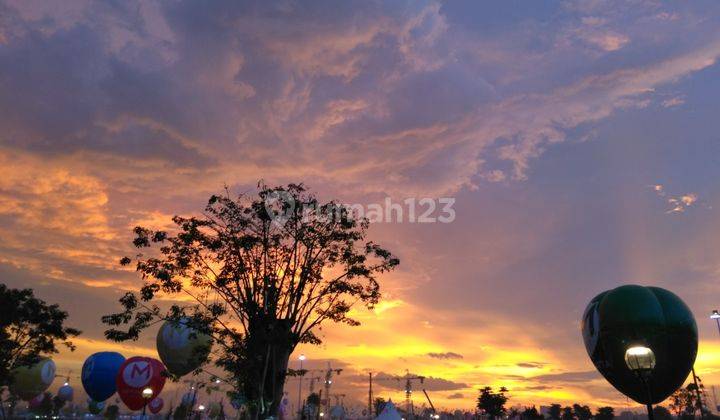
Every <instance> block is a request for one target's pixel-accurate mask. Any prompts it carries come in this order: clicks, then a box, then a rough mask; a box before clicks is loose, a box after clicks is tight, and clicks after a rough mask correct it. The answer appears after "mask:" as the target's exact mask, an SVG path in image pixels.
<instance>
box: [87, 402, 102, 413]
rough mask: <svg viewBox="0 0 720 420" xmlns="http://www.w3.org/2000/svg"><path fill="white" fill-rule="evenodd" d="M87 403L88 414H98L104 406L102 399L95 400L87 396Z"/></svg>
mask: <svg viewBox="0 0 720 420" xmlns="http://www.w3.org/2000/svg"><path fill="white" fill-rule="evenodd" d="M87 403H88V411H89V412H90V414H100V413H101V412H102V411H103V408H105V402H104V401H95V400H93V399H92V398H89V399H88V401H87Z"/></svg>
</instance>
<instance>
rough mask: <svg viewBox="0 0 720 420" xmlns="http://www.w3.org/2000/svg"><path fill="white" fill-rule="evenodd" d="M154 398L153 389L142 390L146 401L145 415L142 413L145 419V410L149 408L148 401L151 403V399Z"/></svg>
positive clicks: (144, 405) (144, 406)
mask: <svg viewBox="0 0 720 420" xmlns="http://www.w3.org/2000/svg"><path fill="white" fill-rule="evenodd" d="M152 396H153V390H152V388H150V387H147V388H145V389H143V390H142V397H143V400H144V401H145V403H144V404H143V413H142V415H143V418H144V417H145V409H146V408H147V405H148V401H150V399H151V398H152Z"/></svg>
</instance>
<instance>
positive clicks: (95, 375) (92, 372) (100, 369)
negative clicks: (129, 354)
mask: <svg viewBox="0 0 720 420" xmlns="http://www.w3.org/2000/svg"><path fill="white" fill-rule="evenodd" d="M123 362H125V357H124V356H123V355H122V354H120V353H116V352H114V351H102V352H99V353H95V354H92V355H90V357H88V358H87V359H86V360H85V363H83V367H82V375H81V379H82V384H83V388H85V392H86V393H87V394H88V396H90V398H92V399H93V400H95V401H105V400H107V399H108V398H110V397H111V396H112V395H113V394H114V393H115V391H116V390H117V385H116V383H115V378H116V377H117V373H118V371H119V370H120V366H122V364H123Z"/></svg>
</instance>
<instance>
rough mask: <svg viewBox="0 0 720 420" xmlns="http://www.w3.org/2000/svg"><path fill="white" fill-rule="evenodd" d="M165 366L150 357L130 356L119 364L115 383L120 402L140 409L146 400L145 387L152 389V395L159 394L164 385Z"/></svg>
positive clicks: (130, 407) (134, 408)
mask: <svg viewBox="0 0 720 420" xmlns="http://www.w3.org/2000/svg"><path fill="white" fill-rule="evenodd" d="M164 370H165V366H163V364H162V363H161V362H160V361H159V360H156V359H153V358H150V357H138V356H135V357H131V358H129V359H127V360H126V361H125V363H123V364H122V366H120V370H119V371H118V374H117V378H116V384H117V393H118V395H119V396H120V399H121V400H122V402H124V403H125V405H126V406H127V407H128V408H129V409H131V410H140V409H141V408H143V407H144V406H145V404H146V403H147V402H148V401H146V400H145V398H143V390H144V389H145V388H150V389H152V391H153V393H152V395H160V391H162V389H163V387H164V386H165V376H164V375H163V371H164Z"/></svg>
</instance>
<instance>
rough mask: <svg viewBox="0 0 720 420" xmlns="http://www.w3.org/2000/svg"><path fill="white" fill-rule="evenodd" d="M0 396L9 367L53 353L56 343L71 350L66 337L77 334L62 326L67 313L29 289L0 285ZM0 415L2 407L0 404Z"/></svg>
mask: <svg viewBox="0 0 720 420" xmlns="http://www.w3.org/2000/svg"><path fill="white" fill-rule="evenodd" d="M0 310H2V316H1V317H0V395H2V393H3V389H4V388H5V387H7V386H9V385H10V383H11V382H12V370H13V369H14V368H16V367H18V366H29V365H31V364H33V363H36V362H37V361H38V360H39V358H40V357H41V356H44V355H49V354H53V353H57V352H58V350H57V346H58V345H59V344H62V345H65V346H67V347H68V348H69V349H70V350H75V347H74V346H73V344H72V342H71V341H70V340H69V339H70V338H71V337H75V336H77V335H79V334H80V331H79V330H76V329H75V328H70V327H66V326H65V325H64V324H65V320H66V319H67V317H68V313H67V312H65V311H63V310H61V309H60V307H59V306H58V305H48V304H47V303H45V301H43V300H41V299H38V298H36V297H35V296H34V294H33V291H32V289H10V288H8V287H7V286H6V285H4V284H0ZM0 417H3V418H4V417H5V407H4V405H3V404H0Z"/></svg>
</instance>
